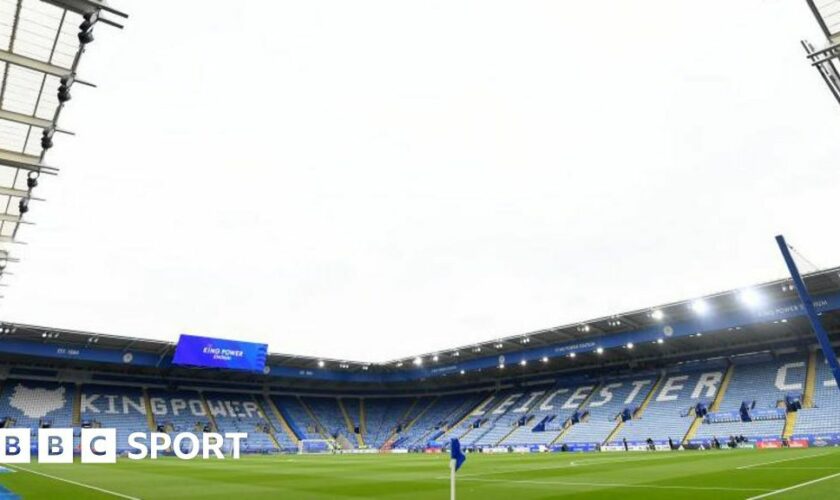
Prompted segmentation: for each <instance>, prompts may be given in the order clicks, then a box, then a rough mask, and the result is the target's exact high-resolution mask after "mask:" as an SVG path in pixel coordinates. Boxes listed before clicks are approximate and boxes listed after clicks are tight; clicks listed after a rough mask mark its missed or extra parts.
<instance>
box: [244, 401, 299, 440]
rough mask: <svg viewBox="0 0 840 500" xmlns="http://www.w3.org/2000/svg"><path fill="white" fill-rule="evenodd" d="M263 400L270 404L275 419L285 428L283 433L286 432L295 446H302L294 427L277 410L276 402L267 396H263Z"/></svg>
mask: <svg viewBox="0 0 840 500" xmlns="http://www.w3.org/2000/svg"><path fill="white" fill-rule="evenodd" d="M255 399H256V398H255ZM263 399H265V401H266V403H268V407H269V408H271V412H272V413H274V417H275V418H276V419H277V421H278V422H280V426H281V427H282V428H283V429H282V430H283V432H285V433H286V435H287V436H289V439H291V440H292V442H293V443H294V444H295V446H298V445H300V439H299V438H298V437H297V435H296V434H295V433H294V431H293V430H292V427H291V426H290V425H289V422H287V421H286V419H285V418H284V417H283V414H282V413H281V412H280V410H279V409H278V408H277V405H275V404H274V401H272V400H271V398H270V397H269V396H268V395H267V394H266V395H265V396H263ZM257 402H258V403H259V401H257Z"/></svg>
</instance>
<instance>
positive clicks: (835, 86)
mask: <svg viewBox="0 0 840 500" xmlns="http://www.w3.org/2000/svg"><path fill="white" fill-rule="evenodd" d="M808 6H809V7H810V8H811V12H813V14H814V18H816V20H817V24H819V26H820V30H822V32H823V34H824V35H825V37H826V39H827V40H828V43H827V45H826V46H825V47H823V48H820V47H816V46H814V45H812V44H811V43H810V42H807V41H804V40H803V41H802V46H803V47H805V51H806V52H807V53H808V59H809V61H810V62H811V65H812V66H814V67H815V68H816V69H817V71H819V73H820V76H822V78H823V80H824V81H825V83H826V85H828V88H829V89H830V90H831V93H832V94H834V97H835V99H837V102H838V103H840V0H808Z"/></svg>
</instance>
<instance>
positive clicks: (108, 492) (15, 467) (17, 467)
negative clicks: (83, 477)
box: [3, 464, 141, 500]
mask: <svg viewBox="0 0 840 500" xmlns="http://www.w3.org/2000/svg"><path fill="white" fill-rule="evenodd" d="M3 465H4V467H9V468H10V469H13V470H20V471H24V472H28V473H30V474H35V475H36V476H43V477H46V478H49V479H53V480H55V481H62V482H64V483H68V484H72V485H75V486H79V487H82V488H87V489H89V490H95V491H98V492H100V493H105V494H106V495H111V496H114V497H118V498H125V499H126V500H141V499H140V498H138V497H132V496H128V495H123V494H122V493H117V492H116V491H111V490H106V489H105V488H100V487H98V486H93V485H90V484H85V483H80V482H78V481H71V480H70V479H64V478H63V477H58V476H53V475H51V474H46V473H44V472H38V471H35V470H32V469H27V468H25V467H21V466H20V465H9V464H3Z"/></svg>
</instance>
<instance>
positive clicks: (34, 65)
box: [0, 0, 127, 277]
mask: <svg viewBox="0 0 840 500" xmlns="http://www.w3.org/2000/svg"><path fill="white" fill-rule="evenodd" d="M109 16H110V17H112V18H125V17H127V16H126V15H125V14H123V13H121V12H119V11H117V10H115V9H113V8H111V7H109V6H107V5H106V3H105V2H104V1H102V0H0V74H2V76H0V277H2V275H3V273H4V272H6V265H7V263H9V262H15V261H16V258H15V257H14V252H13V250H12V249H11V247H10V245H12V244H15V243H20V241H19V240H18V230H19V229H20V227H21V225H22V224H30V223H29V222H28V221H26V220H25V215H26V213H27V212H28V211H29V203H30V201H33V200H35V201H43V200H40V199H38V198H35V197H34V196H33V189H34V188H35V187H37V185H38V182H39V177H40V176H41V175H42V174H50V175H55V174H57V173H58V168H56V167H55V166H53V165H50V164H48V163H47V162H46V158H45V157H46V153H47V150H49V149H50V148H51V147H52V145H53V135H54V134H56V133H60V134H71V135H72V132H70V131H68V130H67V129H64V128H62V127H59V125H58V119H59V116H60V115H61V111H62V108H63V107H64V105H65V104H66V102H67V101H69V100H70V97H71V94H70V93H71V91H72V88H73V86H74V85H87V86H94V85H93V84H92V83H90V82H88V81H86V80H83V79H82V78H81V77H82V76H83V75H78V74H77V69H78V67H79V62H80V60H81V56H82V54H84V52H85V47H86V45H87V44H88V43H90V42H91V41H93V29H94V27H95V25H96V24H98V23H103V24H107V25H110V26H114V27H117V28H122V25H120V24H119V23H117V22H115V21H113V20H112V19H109Z"/></svg>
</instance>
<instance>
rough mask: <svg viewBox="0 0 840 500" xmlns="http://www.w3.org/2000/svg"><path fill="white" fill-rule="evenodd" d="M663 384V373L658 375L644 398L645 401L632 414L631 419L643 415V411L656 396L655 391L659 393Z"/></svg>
mask: <svg viewBox="0 0 840 500" xmlns="http://www.w3.org/2000/svg"><path fill="white" fill-rule="evenodd" d="M663 382H665V374H664V373H662V374H660V375H659V380H657V381H656V383H655V384H653V387H651V388H650V392H649V393H648V395H647V396H646V397H645V400H644V401H642V404H641V405H639V407H638V408H637V409H636V412H635V413H634V414H633V418H638V417H641V416H642V415H643V414H644V413H645V410H646V409H647V407H648V406H649V405H650V402H651V400H652V399H653V395H654V394H656V392H657V391H659V388H660V387H661V386H662V383H663Z"/></svg>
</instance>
